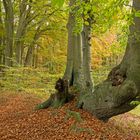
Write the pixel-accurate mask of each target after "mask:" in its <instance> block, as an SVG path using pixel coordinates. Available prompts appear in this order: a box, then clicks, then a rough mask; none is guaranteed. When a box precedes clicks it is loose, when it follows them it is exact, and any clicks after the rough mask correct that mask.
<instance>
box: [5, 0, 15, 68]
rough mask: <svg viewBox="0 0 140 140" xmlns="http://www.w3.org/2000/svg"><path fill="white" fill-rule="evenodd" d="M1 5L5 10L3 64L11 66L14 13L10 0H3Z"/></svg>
mask: <svg viewBox="0 0 140 140" xmlns="http://www.w3.org/2000/svg"><path fill="white" fill-rule="evenodd" d="M3 5H4V10H5V29H6V47H5V65H6V66H12V56H13V36H14V13H13V3H12V0H3Z"/></svg>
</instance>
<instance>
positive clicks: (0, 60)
mask: <svg viewBox="0 0 140 140" xmlns="http://www.w3.org/2000/svg"><path fill="white" fill-rule="evenodd" d="M1 6H2V2H0V13H1V12H2V7H1ZM0 31H2V32H3V33H1V36H0V65H3V57H4V56H3V53H4V52H3V51H4V44H3V41H4V26H3V19H2V15H1V16H0Z"/></svg>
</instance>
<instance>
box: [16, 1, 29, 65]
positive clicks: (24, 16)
mask: <svg viewBox="0 0 140 140" xmlns="http://www.w3.org/2000/svg"><path fill="white" fill-rule="evenodd" d="M28 6H29V5H28V0H22V1H21V2H20V6H19V11H20V16H19V22H18V27H17V31H16V39H15V48H16V62H17V63H18V64H21V63H22V55H23V54H22V53H23V44H24V37H25V33H26V29H27V26H28V18H29V14H30V10H31V6H29V7H28ZM27 7H28V8H27Z"/></svg>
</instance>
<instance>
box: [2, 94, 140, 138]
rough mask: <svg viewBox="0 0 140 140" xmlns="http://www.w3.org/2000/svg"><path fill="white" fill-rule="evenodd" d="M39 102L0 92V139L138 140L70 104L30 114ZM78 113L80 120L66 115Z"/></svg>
mask: <svg viewBox="0 0 140 140" xmlns="http://www.w3.org/2000/svg"><path fill="white" fill-rule="evenodd" d="M40 102H42V101H41V100H40V99H38V98H35V97H34V96H33V95H28V94H24V93H22V94H21V93H14V94H13V93H6V92H5V93H0V140H138V139H140V138H138V137H136V136H134V135H133V134H128V133H124V131H122V129H118V127H116V126H114V123H113V120H111V122H109V123H103V122H101V121H99V120H97V119H96V118H94V117H93V116H91V115H90V114H89V113H87V112H85V111H83V110H78V109H76V108H75V104H74V101H73V102H71V103H68V104H66V105H65V106H63V107H62V108H60V109H53V108H49V109H45V110H39V111H34V107H35V105H36V104H38V103H40ZM68 110H71V111H75V112H79V113H80V116H81V117H82V120H81V121H80V122H79V121H78V120H77V119H76V118H75V117H73V116H69V117H67V116H68Z"/></svg>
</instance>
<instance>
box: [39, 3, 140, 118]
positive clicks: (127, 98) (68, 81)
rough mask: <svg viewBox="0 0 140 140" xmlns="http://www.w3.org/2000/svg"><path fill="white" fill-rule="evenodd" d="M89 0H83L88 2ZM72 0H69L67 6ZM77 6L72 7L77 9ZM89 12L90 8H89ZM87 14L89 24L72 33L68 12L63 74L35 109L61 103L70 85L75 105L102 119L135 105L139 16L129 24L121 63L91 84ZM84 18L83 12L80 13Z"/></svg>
mask: <svg viewBox="0 0 140 140" xmlns="http://www.w3.org/2000/svg"><path fill="white" fill-rule="evenodd" d="M87 2H88V0H85V3H87ZM74 4H75V0H71V1H70V7H72V6H73V5H74ZM133 8H134V9H135V10H136V11H138V10H140V1H139V0H134V1H133ZM77 9H78V8H77V7H76V8H75V9H74V10H71V11H76V10H77ZM88 14H90V11H88ZM91 17H92V16H89V18H88V19H86V20H88V23H89V24H88V25H85V24H84V25H83V29H82V32H80V33H77V34H74V33H73V29H74V26H75V24H76V19H75V14H74V13H73V12H70V13H69V20H68V24H67V28H68V55H67V66H66V70H65V74H64V77H63V78H62V79H59V80H58V81H57V82H56V86H55V88H56V90H57V92H56V93H55V94H54V95H52V96H51V97H50V98H49V99H48V100H47V101H45V102H44V103H42V104H40V105H38V106H37V108H38V109H41V108H47V107H49V106H55V107H58V106H62V105H63V104H64V103H66V102H68V101H69V100H71V99H73V98H72V97H73V96H74V95H72V93H71V92H69V90H68V88H69V86H74V87H76V88H77V90H78V93H79V94H78V95H76V97H78V98H77V107H78V108H81V109H84V110H86V111H88V112H90V113H92V114H93V115H94V116H96V117H97V118H99V119H101V120H107V119H109V118H110V117H112V116H115V115H118V114H121V113H124V112H127V111H130V110H131V109H133V108H134V107H135V106H136V105H134V104H131V101H134V100H135V99H137V98H138V96H139V92H140V74H139V72H140V39H139V35H140V18H139V17H134V19H133V20H134V22H133V24H132V25H131V26H130V34H129V36H128V43H127V48H126V51H125V54H124V57H123V60H122V61H121V63H120V64H119V65H118V66H116V67H115V68H113V69H112V70H111V72H110V73H109V75H108V77H107V79H106V80H105V81H103V82H102V83H101V84H99V85H97V86H96V87H94V90H93V83H92V78H91V75H90V33H91V24H92V23H93V22H94V21H93V19H92V18H91ZM82 18H83V20H84V15H82Z"/></svg>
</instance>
